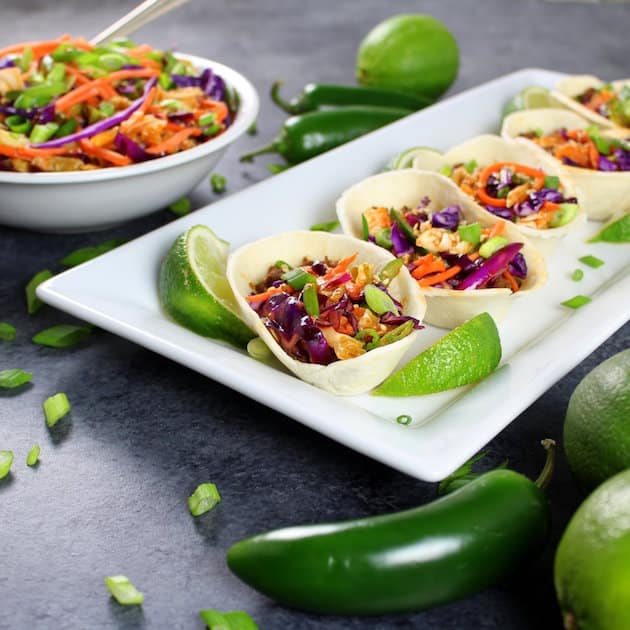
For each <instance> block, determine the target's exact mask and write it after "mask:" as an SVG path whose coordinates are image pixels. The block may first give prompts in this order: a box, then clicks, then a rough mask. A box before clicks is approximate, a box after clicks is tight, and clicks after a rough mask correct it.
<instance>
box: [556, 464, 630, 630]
mask: <svg viewBox="0 0 630 630" xmlns="http://www.w3.org/2000/svg"><path fill="white" fill-rule="evenodd" d="M555 585H556V594H557V596H558V602H559V603H560V608H561V610H562V615H563V620H564V627H565V628H566V630H628V629H629V628H630V469H628V470H625V471H623V472H621V473H619V474H618V475H616V476H614V477H613V478H612V479H609V480H608V481H606V482H604V483H603V484H602V485H601V486H599V487H598V488H597V489H596V490H595V491H594V492H593V494H591V495H590V496H589V497H588V498H587V499H586V501H584V503H582V505H581V506H580V508H579V509H578V511H577V512H576V513H575V514H574V515H573V518H572V519H571V521H570V522H569V526H568V527H567V529H566V531H565V532H564V535H563V536H562V539H561V540H560V545H559V546H558V550H557V552H556V560H555Z"/></svg>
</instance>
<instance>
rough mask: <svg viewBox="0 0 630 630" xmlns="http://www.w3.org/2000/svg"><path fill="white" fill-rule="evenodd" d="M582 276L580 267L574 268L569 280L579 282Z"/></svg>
mask: <svg viewBox="0 0 630 630" xmlns="http://www.w3.org/2000/svg"><path fill="white" fill-rule="evenodd" d="M583 277H584V272H583V271H582V270H581V269H575V270H574V271H573V273H572V274H571V280H573V282H579V281H580V280H581V279H582V278H583Z"/></svg>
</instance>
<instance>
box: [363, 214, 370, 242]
mask: <svg viewBox="0 0 630 630" xmlns="http://www.w3.org/2000/svg"><path fill="white" fill-rule="evenodd" d="M361 230H362V236H363V240H364V241H367V240H369V238H370V228H369V227H368V221H367V218H366V217H365V215H364V214H362V215H361Z"/></svg>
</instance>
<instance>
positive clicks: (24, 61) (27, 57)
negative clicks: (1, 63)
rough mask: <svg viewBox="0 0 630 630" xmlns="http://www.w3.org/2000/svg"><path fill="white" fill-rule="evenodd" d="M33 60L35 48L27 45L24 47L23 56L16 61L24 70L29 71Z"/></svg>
mask: <svg viewBox="0 0 630 630" xmlns="http://www.w3.org/2000/svg"><path fill="white" fill-rule="evenodd" d="M31 61H33V49H32V48H31V47H30V46H27V47H26V48H25V49H24V52H23V53H22V56H21V57H18V58H17V59H16V63H17V65H18V67H19V68H20V70H21V71H22V72H27V71H28V69H29V66H30V65H31Z"/></svg>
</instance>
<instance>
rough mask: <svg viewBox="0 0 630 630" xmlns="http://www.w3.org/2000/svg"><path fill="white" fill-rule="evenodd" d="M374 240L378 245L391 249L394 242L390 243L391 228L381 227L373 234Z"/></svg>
mask: <svg viewBox="0 0 630 630" xmlns="http://www.w3.org/2000/svg"><path fill="white" fill-rule="evenodd" d="M374 240H375V241H376V244H377V245H378V246H379V247H383V248H385V249H391V248H392V247H393V246H394V244H393V243H392V229H391V228H381V229H380V230H379V231H378V232H377V233H376V234H375V235H374Z"/></svg>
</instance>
